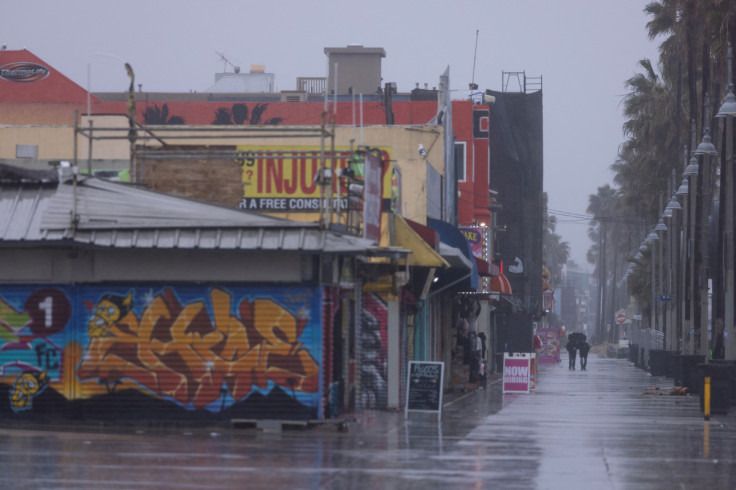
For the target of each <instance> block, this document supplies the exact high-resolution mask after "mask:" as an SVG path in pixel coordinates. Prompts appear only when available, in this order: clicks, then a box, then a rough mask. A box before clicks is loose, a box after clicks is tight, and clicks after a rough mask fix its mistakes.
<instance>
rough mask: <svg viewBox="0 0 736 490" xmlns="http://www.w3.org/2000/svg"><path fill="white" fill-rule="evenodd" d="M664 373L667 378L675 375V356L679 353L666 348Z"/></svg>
mask: <svg viewBox="0 0 736 490" xmlns="http://www.w3.org/2000/svg"><path fill="white" fill-rule="evenodd" d="M664 354H665V355H664V362H665V364H664V375H665V376H667V377H668V378H673V377H674V376H675V356H676V355H678V356H679V355H680V353H679V352H678V351H674V350H668V351H665V353H664Z"/></svg>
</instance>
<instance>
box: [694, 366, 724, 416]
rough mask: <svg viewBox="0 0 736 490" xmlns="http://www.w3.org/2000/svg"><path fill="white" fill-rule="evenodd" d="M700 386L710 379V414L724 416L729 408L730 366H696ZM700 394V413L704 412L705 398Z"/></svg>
mask: <svg viewBox="0 0 736 490" xmlns="http://www.w3.org/2000/svg"><path fill="white" fill-rule="evenodd" d="M698 371H699V373H700V374H699V378H700V382H701V385H703V386H704V385H705V378H706V377H710V413H718V414H726V413H728V409H729V408H730V407H731V375H730V371H731V368H730V366H727V365H723V364H714V363H712V362H709V363H707V364H698ZM703 395H704V394H703V393H700V411H701V412H702V411H704V405H705V400H704V399H705V396H703Z"/></svg>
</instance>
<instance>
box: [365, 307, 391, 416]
mask: <svg viewBox="0 0 736 490" xmlns="http://www.w3.org/2000/svg"><path fill="white" fill-rule="evenodd" d="M387 322H388V310H387V308H386V303H385V301H383V299H381V297H380V296H379V295H378V294H375V293H366V294H363V310H362V312H361V333H360V349H361V351H360V394H361V398H362V404H363V407H365V408H385V407H386V405H387V403H388V384H387V381H386V380H387V375H388V373H387V371H388V366H387V362H386V358H387V342H388V330H387V328H388V323H387Z"/></svg>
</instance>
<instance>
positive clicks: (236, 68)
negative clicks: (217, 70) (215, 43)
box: [215, 51, 240, 73]
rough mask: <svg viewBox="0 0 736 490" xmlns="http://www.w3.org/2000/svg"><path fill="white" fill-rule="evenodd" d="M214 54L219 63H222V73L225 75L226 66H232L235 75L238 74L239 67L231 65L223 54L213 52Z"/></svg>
mask: <svg viewBox="0 0 736 490" xmlns="http://www.w3.org/2000/svg"><path fill="white" fill-rule="evenodd" d="M215 54H217V56H219V57H220V61H222V63H223V68H222V72H223V73H227V65H230V66H232V67H233V71H234V72H235V73H238V72H239V71H240V67H239V66H235V65H233V63H232V62H231V61H230V60H229V59H227V58H226V57H225V55H224V54H223V53H220V52H219V51H215Z"/></svg>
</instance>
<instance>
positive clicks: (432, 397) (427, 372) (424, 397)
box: [405, 361, 445, 418]
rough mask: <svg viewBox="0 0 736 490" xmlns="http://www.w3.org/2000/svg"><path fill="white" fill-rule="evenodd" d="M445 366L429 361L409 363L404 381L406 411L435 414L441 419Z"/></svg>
mask: <svg viewBox="0 0 736 490" xmlns="http://www.w3.org/2000/svg"><path fill="white" fill-rule="evenodd" d="M444 372H445V364H444V363H442V362H430V361H409V370H408V372H407V375H406V377H407V379H406V411H405V416H406V417H408V416H409V412H410V411H413V412H437V415H438V417H439V418H441V417H442V386H443V384H444Z"/></svg>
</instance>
